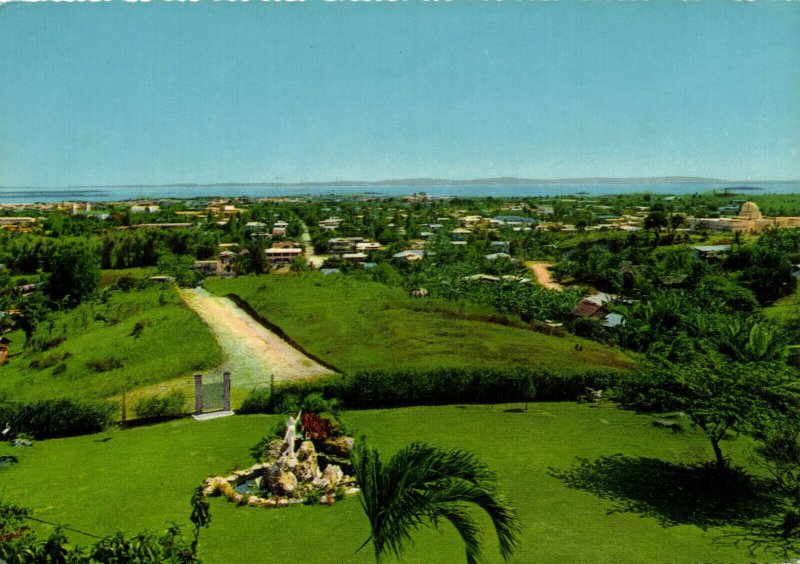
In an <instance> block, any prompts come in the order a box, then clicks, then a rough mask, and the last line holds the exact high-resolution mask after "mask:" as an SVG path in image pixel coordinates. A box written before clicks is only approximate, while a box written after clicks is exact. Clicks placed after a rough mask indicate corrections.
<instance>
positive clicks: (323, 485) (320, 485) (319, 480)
mask: <svg viewBox="0 0 800 564" xmlns="http://www.w3.org/2000/svg"><path fill="white" fill-rule="evenodd" d="M311 485H312V486H314V487H315V488H316V489H318V490H322V491H327V490H329V489H330V488H331V483H330V481H329V480H327V479H325V478H323V477H322V476H318V477H316V478H314V480H312V482H311Z"/></svg>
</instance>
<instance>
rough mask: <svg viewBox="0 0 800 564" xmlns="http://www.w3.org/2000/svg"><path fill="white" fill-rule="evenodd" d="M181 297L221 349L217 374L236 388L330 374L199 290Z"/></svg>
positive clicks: (226, 303)
mask: <svg viewBox="0 0 800 564" xmlns="http://www.w3.org/2000/svg"><path fill="white" fill-rule="evenodd" d="M180 294H181V297H182V298H183V301H184V302H185V303H186V305H187V306H188V307H189V308H191V309H192V311H194V312H195V313H196V314H197V315H199V316H200V319H202V320H203V322H204V323H205V324H206V325H208V326H209V328H211V331H212V332H213V333H214V337H215V338H216V339H217V342H218V343H219V346H220V348H221V349H222V356H223V359H224V360H223V364H222V366H221V367H220V368H219V370H221V371H222V370H227V371H230V373H231V378H232V383H233V385H234V386H236V387H237V388H249V387H253V386H256V385H259V384H268V383H269V380H270V375H274V376H275V381H276V382H279V381H282V380H284V381H285V380H298V379H302V378H311V377H314V376H323V375H326V374H333V372H332V371H331V370H329V369H327V368H325V367H324V366H322V365H320V364H318V363H316V362H315V361H314V360H312V359H310V358H308V357H307V356H306V355H304V354H303V353H301V352H300V351H298V350H297V349H295V348H294V347H292V346H291V345H290V344H289V343H287V342H286V341H284V340H283V339H281V338H280V337H278V336H277V335H275V333H273V332H271V331H270V330H268V329H267V328H265V327H264V326H263V325H261V324H260V323H259V322H258V321H256V320H255V319H253V318H252V317H250V316H249V315H247V313H246V312H245V311H244V310H242V309H241V308H239V307H238V306H237V305H236V304H234V303H233V302H232V301H231V300H230V299H228V298H223V297H220V296H215V295H213V294H210V293H208V292H207V291H205V290H203V289H201V288H195V289H193V290H181V291H180Z"/></svg>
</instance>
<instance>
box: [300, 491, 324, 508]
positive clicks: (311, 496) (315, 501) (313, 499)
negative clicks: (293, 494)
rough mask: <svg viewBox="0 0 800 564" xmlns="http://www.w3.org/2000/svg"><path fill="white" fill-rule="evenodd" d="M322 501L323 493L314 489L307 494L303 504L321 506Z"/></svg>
mask: <svg viewBox="0 0 800 564" xmlns="http://www.w3.org/2000/svg"><path fill="white" fill-rule="evenodd" d="M321 499H322V492H321V491H319V490H317V489H313V488H312V489H310V490H308V492H306V499H305V500H303V503H305V504H306V505H319V502H320V500H321Z"/></svg>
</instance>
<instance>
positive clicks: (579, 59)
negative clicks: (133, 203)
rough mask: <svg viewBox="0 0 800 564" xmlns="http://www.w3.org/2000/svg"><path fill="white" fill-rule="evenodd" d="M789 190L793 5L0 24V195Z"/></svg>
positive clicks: (154, 4) (796, 61) (463, 0)
mask: <svg viewBox="0 0 800 564" xmlns="http://www.w3.org/2000/svg"><path fill="white" fill-rule="evenodd" d="M660 175H694V176H711V177H719V178H727V179H747V178H752V179H800V2H786V1H773V0H756V1H755V2H734V1H732V0H731V1H727V0H713V1H712V0H705V1H701V2H691V1H690V2H684V1H680V0H662V1H659V2H607V1H603V0H596V1H588V2H578V1H574V2H569V1H565V0H562V1H561V2H540V1H530V2H508V1H504V2H478V1H470V0H453V1H452V2H449V3H446V4H434V3H426V2H423V1H422V0H407V1H406V2H400V3H396V4H387V3H371V4H365V3H360V2H351V1H343V2H325V1H323V0H306V1H305V2H303V3H293V4H287V3H268V2H250V3H246V4H242V3H227V2H226V3H221V2H219V3H218V2H212V1H211V0H200V1H199V2H197V3H195V4H177V3H174V2H165V1H163V0H152V1H151V2H150V3H126V2H122V1H120V0H112V1H111V2H107V3H103V4H86V3H82V4H66V3H58V4H54V3H37V4H22V3H19V4H16V3H15V4H7V5H3V6H2V7H0V185H5V186H68V185H102V184H138V183H172V182H200V183H202V182H225V181H235V182H248V181H287V182H291V181H306V180H309V181H313V180H337V179H356V180H379V179H387V178H409V177H445V178H464V179H466V178H476V177H491V176H521V177H535V178H563V177H582V176H660Z"/></svg>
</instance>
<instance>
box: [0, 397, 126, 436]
mask: <svg viewBox="0 0 800 564" xmlns="http://www.w3.org/2000/svg"><path fill="white" fill-rule="evenodd" d="M116 411H117V406H116V405H115V404H114V403H111V402H108V401H85V400H73V399H66V398H65V399H48V400H39V401H35V402H30V403H5V404H0V421H2V422H5V423H8V424H9V425H10V426H11V429H12V431H13V432H14V433H17V434H19V433H28V434H30V435H33V436H34V437H36V438H37V439H48V438H52V437H69V436H74V435H86V434H90V433H97V432H99V431H103V430H105V429H107V428H108V427H109V426H110V425H111V424H112V423H113V418H114V414H115V413H116Z"/></svg>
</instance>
